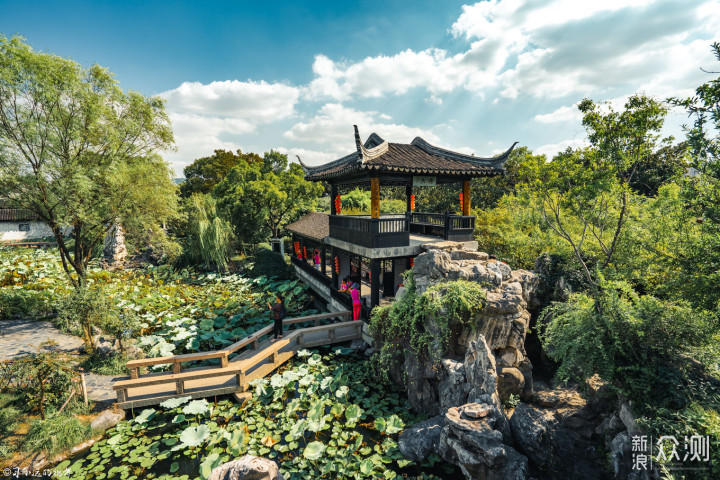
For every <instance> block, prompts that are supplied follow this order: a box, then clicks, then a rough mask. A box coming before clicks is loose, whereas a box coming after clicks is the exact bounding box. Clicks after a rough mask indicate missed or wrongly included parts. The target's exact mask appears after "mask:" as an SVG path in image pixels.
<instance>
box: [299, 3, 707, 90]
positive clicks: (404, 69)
mask: <svg viewBox="0 0 720 480" xmlns="http://www.w3.org/2000/svg"><path fill="white" fill-rule="evenodd" d="M715 14H717V16H720V7H718V6H717V4H716V2H715V1H714V0H703V1H699V2H692V3H688V2H687V1H685V0H665V1H660V0H657V1H654V0H606V1H603V2H582V1H577V0H551V1H543V2H540V1H537V0H489V1H483V2H479V3H476V4H474V5H470V6H467V5H466V6H464V7H463V13H462V14H461V15H460V16H459V18H458V19H457V21H456V22H455V23H454V24H453V25H452V26H451V28H450V33H451V34H452V35H453V36H455V37H457V38H464V39H465V40H467V41H468V42H470V43H469V45H468V48H467V49H466V50H465V51H464V52H461V53H457V54H452V53H450V52H448V51H446V50H443V49H438V48H429V49H426V50H422V51H417V52H416V51H413V50H405V51H402V52H400V53H397V54H395V55H379V56H374V57H366V58H364V59H363V60H360V61H358V62H355V63H352V62H335V61H333V60H332V59H330V58H328V57H327V56H325V55H317V56H316V58H315V62H314V64H313V72H314V73H315V78H314V79H313V80H312V81H311V82H310V84H309V85H308V86H307V87H306V88H305V89H304V94H305V96H306V97H307V98H309V99H314V100H317V99H333V100H336V101H343V100H347V99H350V98H368V97H373V98H375V97H381V96H383V95H386V94H393V95H402V94H405V93H407V92H409V91H411V90H412V89H416V88H421V89H424V90H425V91H426V92H427V93H428V94H429V99H427V100H429V101H431V102H433V103H436V104H439V103H441V102H442V95H443V94H446V93H448V92H451V91H454V90H457V89H459V88H464V89H466V90H468V91H471V92H473V93H475V94H478V95H480V96H483V95H484V94H485V93H486V92H487V91H488V90H489V89H494V88H497V89H498V91H499V92H500V95H501V96H503V97H505V98H509V99H515V98H518V97H519V96H521V95H531V96H535V97H543V98H548V97H550V98H560V97H566V96H569V95H575V96H578V95H587V94H592V95H594V96H596V97H597V96H601V95H602V94H603V93H604V92H605V91H607V90H609V89H611V88H614V87H617V86H631V87H630V88H633V87H635V88H636V87H637V86H638V85H641V84H645V85H647V87H648V88H649V89H652V90H649V91H648V92H647V93H648V94H651V95H662V94H664V92H666V91H669V90H675V91H677V90H678V89H679V88H686V87H685V85H684V82H685V81H687V82H690V84H693V82H694V81H695V82H696V79H697V78H698V75H697V65H698V62H702V61H703V59H706V60H707V59H709V58H710V54H709V50H708V49H707V48H706V49H705V51H704V52H699V50H698V48H697V46H696V45H695V43H699V44H701V45H705V46H706V47H707V45H708V44H709V42H710V41H711V40H712V39H713V38H714V36H715V35H716V29H714V26H717V25H718V24H720V21H717V20H716V21H706V19H707V18H708V15H710V16H712V15H715ZM713 22H714V23H713ZM658 77H660V78H658ZM656 88H657V90H655V89H656Z"/></svg>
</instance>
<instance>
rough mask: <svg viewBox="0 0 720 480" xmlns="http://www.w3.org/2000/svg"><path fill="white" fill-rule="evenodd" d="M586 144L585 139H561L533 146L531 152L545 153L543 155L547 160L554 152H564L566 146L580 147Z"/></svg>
mask: <svg viewBox="0 0 720 480" xmlns="http://www.w3.org/2000/svg"><path fill="white" fill-rule="evenodd" d="M587 145H588V142H587V140H585V139H578V138H573V139H571V140H563V141H561V142H558V143H550V144H547V145H542V146H540V147H538V148H535V149H534V150H533V153H535V154H538V155H545V156H547V158H548V160H550V159H551V158H552V157H554V156H555V154H557V153H560V152H564V151H565V150H567V149H568V148H581V147H586V146H587Z"/></svg>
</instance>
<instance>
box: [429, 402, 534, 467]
mask: <svg viewBox="0 0 720 480" xmlns="http://www.w3.org/2000/svg"><path fill="white" fill-rule="evenodd" d="M503 419H504V415H502V413H501V412H500V411H499V410H498V409H497V408H496V407H495V406H494V405H490V404H477V403H470V404H467V405H463V406H461V407H454V408H450V409H448V411H447V413H446V414H445V428H443V431H442V435H441V436H440V442H439V448H438V452H439V453H440V456H441V457H442V458H443V459H444V460H445V461H448V462H450V463H453V464H455V465H458V466H459V467H460V469H461V470H462V472H463V474H464V475H465V477H466V478H468V479H488V480H489V479H498V480H499V479H512V480H521V479H525V478H527V474H528V461H527V458H525V457H524V456H523V455H521V454H519V453H518V452H517V451H515V449H513V448H512V447H510V446H508V445H507V444H505V443H504V441H505V436H504V435H503V433H502V432H501V431H500V430H498V428H499V427H500V426H501V424H503Z"/></svg>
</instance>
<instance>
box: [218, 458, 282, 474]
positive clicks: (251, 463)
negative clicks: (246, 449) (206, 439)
mask: <svg viewBox="0 0 720 480" xmlns="http://www.w3.org/2000/svg"><path fill="white" fill-rule="evenodd" d="M208 480H285V477H283V476H282V475H280V470H279V469H278V466H277V464H276V463H275V462H273V461H272V460H268V459H266V458H261V457H255V456H253V455H245V456H244V457H240V458H239V459H237V460H233V461H232V462H228V463H225V464H223V465H220V466H219V467H216V468H215V469H214V470H213V471H212V472H211V473H210V476H209V477H208Z"/></svg>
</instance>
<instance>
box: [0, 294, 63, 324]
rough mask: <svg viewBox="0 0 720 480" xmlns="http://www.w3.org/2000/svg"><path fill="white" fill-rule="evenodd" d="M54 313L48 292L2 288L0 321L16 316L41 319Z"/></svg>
mask: <svg viewBox="0 0 720 480" xmlns="http://www.w3.org/2000/svg"><path fill="white" fill-rule="evenodd" d="M50 312H52V305H51V302H50V297H49V295H48V294H47V293H46V292H43V291H37V290H28V289H26V288H22V289H19V288H11V287H4V288H0V320H4V319H9V318H13V317H15V316H22V317H31V318H40V317H44V316H47V315H49V314H50Z"/></svg>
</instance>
